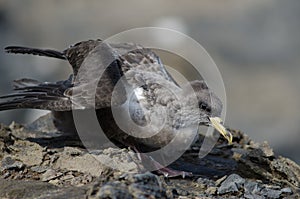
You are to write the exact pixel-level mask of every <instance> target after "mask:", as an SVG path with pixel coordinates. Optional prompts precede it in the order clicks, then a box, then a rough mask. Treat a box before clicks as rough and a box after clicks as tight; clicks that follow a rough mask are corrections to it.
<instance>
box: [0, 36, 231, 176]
mask: <svg viewBox="0 0 300 199" xmlns="http://www.w3.org/2000/svg"><path fill="white" fill-rule="evenodd" d="M5 51H6V52H8V53H16V54H33V55H39V56H47V57H53V58H58V59H64V60H67V61H68V62H69V63H70V65H71V66H72V69H73V74H72V75H71V76H70V77H69V78H68V79H67V80H63V81H58V82H53V83H51V82H40V81H37V80H33V79H27V78H23V79H19V80H15V81H14V90H15V91H16V92H15V93H12V94H8V95H4V96H2V97H1V99H2V101H1V102H0V111H2V110H9V109H21V108H31V109H43V110H50V111H51V112H52V114H53V120H54V124H55V125H56V127H57V129H58V130H60V131H63V132H66V133H70V132H72V133H74V132H76V126H75V125H74V121H73V113H74V111H83V110H92V109H93V110H96V114H97V118H98V121H99V123H100V125H101V128H102V129H103V131H104V132H105V134H106V135H107V137H108V138H109V139H110V140H111V141H112V142H114V143H115V144H117V145H118V146H122V147H132V148H133V149H134V150H136V151H138V152H149V151H153V150H157V149H160V148H162V147H164V146H165V145H168V143H170V142H171V141H172V140H173V139H174V137H176V136H177V135H178V134H179V133H180V137H179V139H178V138H177V139H178V140H179V142H181V143H184V142H185V137H189V136H191V135H192V133H191V132H192V131H191V130H190V129H191V128H193V129H196V130H197V129H198V127H199V126H200V125H204V126H213V127H215V129H217V130H218V131H219V132H220V134H221V135H222V136H224V137H225V138H226V139H227V140H228V142H229V143H231V142H232V135H231V134H230V132H228V131H227V130H226V129H225V128H224V126H223V125H222V124H221V120H220V118H219V116H220V114H221V111H222V102H221V101H220V99H219V98H218V97H217V95H215V94H214V93H213V92H212V91H211V89H209V88H208V86H207V84H206V83H205V82H204V81H203V80H195V81H191V82H187V83H186V85H181V86H180V85H179V84H178V83H177V82H176V81H175V80H174V78H173V77H172V76H171V75H170V74H169V73H168V71H167V70H166V68H165V67H164V65H163V64H162V62H161V60H160V58H159V57H158V56H157V55H156V54H155V53H154V52H153V51H152V50H151V49H148V48H144V47H142V46H141V45H138V44H133V43H118V44H109V43H106V42H103V41H101V40H88V41H82V42H79V43H77V44H75V45H72V46H70V47H69V48H67V49H65V50H64V51H62V52H60V51H56V50H51V49H37V48H30V47H21V46H9V47H6V48H5ZM107 63H108V64H107ZM84 65H89V67H84ZM99 71H102V72H100V73H99ZM101 73H102V74H101ZM99 74H101V77H99ZM93 86H94V87H95V89H94V90H93V89H91V87H93ZM116 88H117V89H116ZM92 91H94V92H92ZM72 111H73V113H72ZM116 117H117V118H118V119H119V120H118V121H115V120H116ZM164 172H167V174H168V172H169V174H171V175H172V174H175V175H176V174H177V173H176V172H175V173H174V172H172V171H171V170H164Z"/></svg>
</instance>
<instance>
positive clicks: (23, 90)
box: [0, 79, 72, 111]
mask: <svg viewBox="0 0 300 199" xmlns="http://www.w3.org/2000/svg"><path fill="white" fill-rule="evenodd" d="M71 85H72V84H71V82H70V81H69V80H66V81H60V82H56V83H42V82H39V81H37V80H32V79H20V80H15V81H14V87H15V88H14V90H16V91H17V92H16V93H12V94H8V95H4V96H0V111H3V110H9V109H18V108H34V109H44V110H55V111H65V110H70V109H71V101H70V99H69V98H68V97H66V96H64V91H65V90H66V89H68V88H69V87H70V86H71Z"/></svg>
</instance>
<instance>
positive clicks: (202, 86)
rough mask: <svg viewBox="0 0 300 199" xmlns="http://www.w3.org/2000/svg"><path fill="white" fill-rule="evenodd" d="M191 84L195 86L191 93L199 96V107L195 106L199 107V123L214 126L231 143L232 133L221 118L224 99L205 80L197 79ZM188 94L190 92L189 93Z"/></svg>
mask: <svg viewBox="0 0 300 199" xmlns="http://www.w3.org/2000/svg"><path fill="white" fill-rule="evenodd" d="M189 86H191V87H192V88H193V89H192V90H193V93H192V94H191V93H190V95H194V96H196V98H197V102H198V103H197V106H198V107H195V108H199V114H200V121H199V125H205V126H213V127H214V128H215V129H216V130H217V131H218V132H219V133H220V134H221V135H222V136H223V137H224V138H225V139H226V140H228V142H229V143H230V144H231V143H232V134H231V133H230V132H228V131H227V130H226V128H225V127H224V126H223V124H222V120H221V118H220V116H221V112H222V109H223V104H222V101H221V100H220V99H219V98H218V96H217V95H216V94H215V93H213V92H212V91H211V90H210V89H209V88H208V86H207V84H206V83H205V82H204V81H200V80H195V81H192V82H190V84H189ZM188 90H191V89H188ZM189 92H190V91H189ZM188 95H189V93H187V96H188Z"/></svg>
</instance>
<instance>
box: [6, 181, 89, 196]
mask: <svg viewBox="0 0 300 199" xmlns="http://www.w3.org/2000/svg"><path fill="white" fill-rule="evenodd" d="M86 191H87V190H86V189H85V188H78V187H74V188H72V187H68V188H61V187H57V186H54V185H51V184H49V183H46V182H40V181H32V180H31V181H20V180H7V179H6V180H3V179H0V198H18V199H21V198H26V199H28V198H32V199H33V198H40V199H47V198H53V199H69V198H74V199H81V198H85V193H86Z"/></svg>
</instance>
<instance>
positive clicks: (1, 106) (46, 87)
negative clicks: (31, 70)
mask: <svg viewBox="0 0 300 199" xmlns="http://www.w3.org/2000/svg"><path fill="white" fill-rule="evenodd" d="M91 42H92V41H91ZM98 42H99V41H98ZM92 43H94V42H92ZM94 44H95V43H94ZM101 44H102V45H97V46H96V47H95V46H94V49H93V50H91V49H89V50H90V52H89V53H88V55H86V57H85V58H84V59H83V61H82V64H81V65H80V67H79V68H78V69H79V72H80V74H78V75H77V76H74V77H73V78H72V77H71V78H69V79H68V80H66V81H59V82H55V83H42V82H39V81H36V80H31V79H21V80H17V81H15V83H14V84H15V90H17V92H16V93H14V94H11V95H6V96H2V97H1V98H2V99H5V100H6V101H4V102H1V101H0V110H7V109H16V108H35V109H46V110H55V111H66V110H71V109H90V108H96V109H100V108H105V107H110V106H111V105H112V93H113V92H114V100H113V101H114V102H115V103H117V104H121V103H124V102H125V101H126V100H127V95H126V91H125V88H124V87H125V86H129V87H132V88H136V87H139V86H143V88H144V89H146V90H147V89H148V88H147V87H149V88H150V86H151V85H152V83H151V84H150V83H147V82H146V79H144V78H145V77H146V76H145V75H144V76H143V75H141V74H143V73H144V74H147V75H148V76H149V77H150V76H152V75H153V76H155V78H156V79H160V80H163V81H167V82H169V83H171V84H175V83H174V81H173V79H172V77H171V76H170V75H169V74H168V73H167V71H166V70H165V68H164V66H163V65H162V63H161V61H160V59H159V57H158V56H157V55H155V53H153V52H152V51H151V50H150V49H145V48H143V47H141V46H139V45H136V44H113V45H110V44H106V43H101ZM80 45H82V43H79V44H76V45H75V46H74V47H70V48H69V49H74V48H76V46H77V47H79V46H80ZM90 46H93V45H90ZM64 53H66V52H64ZM69 53H70V52H69ZM69 55H74V56H75V54H72V53H71V54H69ZM122 77H124V78H122ZM121 78H122V81H121V84H120V86H118V88H120V89H117V91H118V92H115V91H116V89H115V86H116V84H117V83H118V82H119V80H120V79H121ZM148 90H149V89H148Z"/></svg>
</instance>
